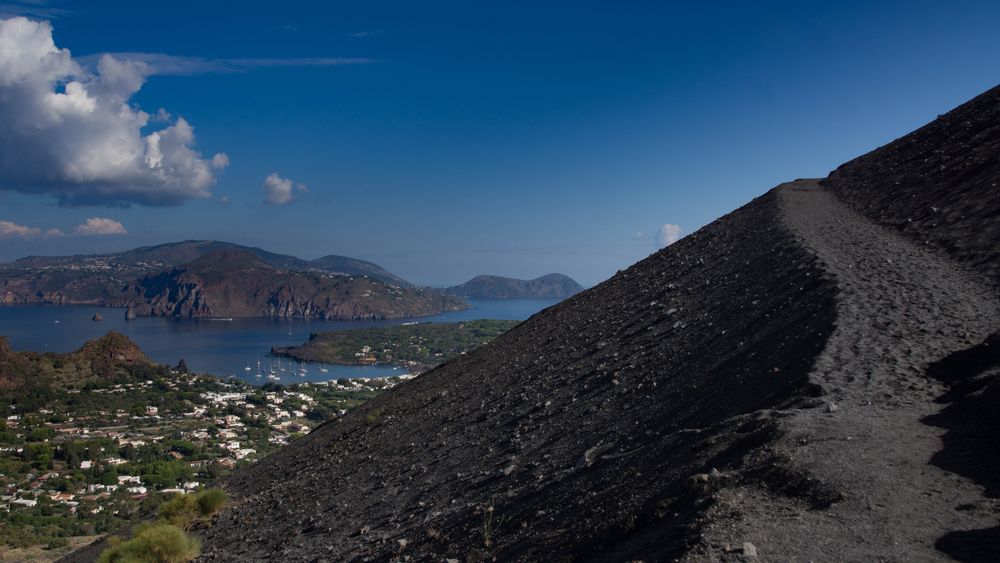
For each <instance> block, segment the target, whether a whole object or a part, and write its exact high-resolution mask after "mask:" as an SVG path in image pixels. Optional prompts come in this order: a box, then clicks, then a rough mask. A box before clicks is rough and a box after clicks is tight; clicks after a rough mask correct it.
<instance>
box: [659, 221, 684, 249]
mask: <svg viewBox="0 0 1000 563" xmlns="http://www.w3.org/2000/svg"><path fill="white" fill-rule="evenodd" d="M680 239H681V227H680V225H671V224H670V223H666V224H665V225H663V226H662V227H660V229H659V230H658V231H657V232H656V244H657V246H658V247H660V248H663V247H665V246H670V245H671V244H673V243H675V242H677V241H678V240H680Z"/></svg>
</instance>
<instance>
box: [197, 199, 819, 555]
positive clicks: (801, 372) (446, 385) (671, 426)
mask: <svg viewBox="0 0 1000 563" xmlns="http://www.w3.org/2000/svg"><path fill="white" fill-rule="evenodd" d="M778 212H779V210H778V206H777V202H776V200H775V197H774V195H773V194H768V195H765V196H763V197H761V198H758V199H757V200H755V201H754V202H752V203H751V204H749V205H747V206H746V207H744V208H742V209H740V210H738V211H736V212H734V213H732V214H730V215H729V216H727V217H724V218H723V219H720V220H719V221H717V222H715V223H713V224H712V225H711V226H709V227H706V228H705V229H702V230H701V231H699V232H697V233H695V234H694V235H692V236H690V237H688V238H686V239H685V240H683V241H681V242H679V243H677V244H675V245H673V246H671V247H670V248H668V249H667V250H664V251H662V252H659V253H657V254H656V255H653V256H651V257H650V258H648V259H646V260H644V261H642V262H640V263H639V264H636V265H635V266H633V267H631V268H629V269H628V270H626V271H623V272H621V273H619V274H618V275H616V276H615V277H613V278H612V279H611V280H609V281H607V282H605V283H603V284H601V285H600V286H598V287H597V288H594V289H592V290H590V291H587V292H584V293H582V294H579V295H577V296H576V297H574V298H571V299H570V300H568V301H566V302H564V303H562V304H560V305H558V306H556V307H553V308H551V309H548V310H546V311H544V312H542V313H539V314H538V315H535V316H534V317H532V318H531V319H529V320H528V321H526V322H525V323H523V324H521V325H519V326H518V327H517V328H515V329H514V330H512V331H511V332H509V333H507V334H506V335H505V336H503V337H501V338H499V339H498V340H496V341H494V342H493V343H492V344H490V345H488V346H486V347H485V348H483V349H480V350H479V351H477V352H476V353H473V354H469V355H468V356H466V357H464V358H462V359H460V360H459V361H454V362H451V363H449V364H447V365H445V366H442V367H441V368H438V369H436V370H434V371H432V372H430V373H428V374H425V375H423V376H421V377H419V378H418V379H416V380H414V381H412V382H410V383H408V384H406V385H403V386H401V387H400V388H399V389H398V391H397V392H393V393H388V394H386V395H384V396H382V397H380V398H378V399H376V400H374V401H372V402H371V403H369V404H367V405H366V406H365V407H364V408H362V409H360V410H358V411H356V412H354V413H352V414H351V415H349V416H348V417H346V418H345V419H343V420H341V421H340V422H337V423H330V424H327V425H325V426H323V427H321V428H319V429H317V430H315V431H314V432H313V433H311V434H310V435H309V436H308V437H306V438H305V439H303V440H302V441H300V442H297V443H295V444H293V445H292V446H291V447H289V448H287V449H286V450H283V451H282V452H280V453H279V454H277V455H274V456H271V457H269V458H267V459H266V460H264V461H262V462H261V463H258V464H257V465H255V466H253V467H252V468H250V469H248V470H247V471H244V472H242V473H240V474H239V475H237V476H236V477H234V478H232V479H231V480H230V481H229V482H228V484H227V487H228V488H229V490H230V491H231V492H232V493H233V494H234V496H235V498H236V500H235V502H234V503H233V505H232V507H231V508H230V509H229V510H226V511H225V513H224V514H223V515H222V516H221V518H220V519H219V521H218V522H217V524H216V525H215V526H214V527H213V528H212V529H211V530H208V531H207V532H206V533H205V536H204V538H203V539H204V542H205V544H204V554H203V556H202V559H204V560H206V561H211V560H233V561H235V560H244V561H246V560H266V559H272V558H280V559H283V560H303V561H305V560H315V559H316V558H317V557H326V558H328V559H329V560H331V561H333V560H345V559H352V558H363V557H375V558H378V559H384V558H388V557H390V556H392V555H393V554H395V553H396V552H398V551H399V550H400V549H403V550H404V551H405V553H406V554H409V555H414V556H417V558H418V559H423V558H431V557H441V556H448V557H455V558H459V559H465V558H466V557H470V556H471V557H476V556H478V555H484V556H485V555H489V556H494V555H495V556H499V557H501V558H517V559H523V560H551V559H552V558H554V557H557V556H565V557H570V558H595V557H596V558H602V557H607V558H611V559H621V558H623V557H628V556H633V555H634V556H639V555H642V556H643V557H645V558H655V557H666V556H669V555H676V554H678V553H681V552H682V551H683V549H684V546H685V545H686V541H687V534H689V533H690V532H691V530H692V529H693V526H694V525H695V519H696V517H697V514H698V511H699V507H698V505H697V501H698V495H697V494H693V493H692V488H691V486H690V485H689V483H688V479H689V477H690V476H691V475H692V474H694V473H701V472H708V471H710V470H711V469H712V468H713V467H725V466H726V465H728V464H729V463H731V462H732V460H734V459H735V458H738V457H740V456H742V455H743V454H744V453H745V452H746V451H748V450H749V449H751V448H753V447H754V446H756V445H759V444H760V443H761V442H762V441H764V440H766V439H767V437H768V433H769V428H770V427H771V424H772V423H771V421H770V419H769V416H768V413H767V410H766V409H771V408H774V407H778V406H788V405H790V404H792V403H795V402H796V401H799V400H800V399H801V397H803V396H804V395H808V394H810V393H813V392H815V389H814V386H812V385H811V384H810V383H809V382H808V381H807V378H806V375H807V373H808V371H809V369H810V367H811V366H812V363H813V359H814V357H815V356H816V355H817V354H818V353H819V352H820V350H822V346H823V343H824V341H825V339H826V337H827V335H828V334H829V333H830V331H831V329H832V323H833V312H834V288H833V285H832V284H831V283H830V281H829V280H826V279H824V278H823V276H822V272H821V271H820V270H819V269H817V268H816V267H815V265H814V263H813V259H812V258H811V257H810V256H809V255H807V254H806V253H805V252H804V251H803V250H802V249H801V248H800V247H799V246H798V245H797V244H796V243H795V241H794V239H793V237H792V236H791V234H790V233H789V231H788V230H787V229H786V228H785V227H784V226H783V224H782V222H781V221H780V220H778V218H777V214H778ZM762 409H764V412H760V411H761V410H762ZM750 413H754V414H750ZM486 506H492V507H493V511H492V515H493V516H492V517H493V518H494V523H495V529H493V530H488V529H487V530H484V529H483V528H484V524H487V523H488V522H489V520H488V518H489V516H488V514H489V513H487V512H484V510H485V507H486ZM501 521H502V524H500V522H501ZM486 527H487V528H488V527H489V526H486ZM484 532H485V533H484ZM484 535H486V536H489V537H488V538H487V537H484ZM400 540H403V541H400ZM487 540H488V541H487ZM487 544H489V545H487Z"/></svg>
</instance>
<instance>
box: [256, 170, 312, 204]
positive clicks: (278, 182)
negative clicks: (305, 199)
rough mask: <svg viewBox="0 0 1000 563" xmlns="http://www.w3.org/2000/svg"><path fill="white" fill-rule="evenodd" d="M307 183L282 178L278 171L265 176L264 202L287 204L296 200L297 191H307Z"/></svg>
mask: <svg viewBox="0 0 1000 563" xmlns="http://www.w3.org/2000/svg"><path fill="white" fill-rule="evenodd" d="M307 191H309V189H308V188H306V186H305V184H299V183H297V182H294V181H292V180H290V179H288V178H282V177H281V176H279V175H278V173H277V172H275V173H273V174H269V175H268V177H267V178H264V202H265V203H267V204H268V205H285V204H286V203H291V202H292V201H294V200H295V195H296V192H300V193H301V192H307Z"/></svg>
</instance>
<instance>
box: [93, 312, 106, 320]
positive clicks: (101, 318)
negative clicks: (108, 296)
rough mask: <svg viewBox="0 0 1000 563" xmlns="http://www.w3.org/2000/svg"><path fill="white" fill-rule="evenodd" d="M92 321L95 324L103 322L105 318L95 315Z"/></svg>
mask: <svg viewBox="0 0 1000 563" xmlns="http://www.w3.org/2000/svg"><path fill="white" fill-rule="evenodd" d="M90 320H92V321H94V322H97V321H103V320H104V317H102V316H101V314H100V313H98V314H96V315H94V316H93V317H91V318H90Z"/></svg>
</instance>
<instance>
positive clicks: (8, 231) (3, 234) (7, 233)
mask: <svg viewBox="0 0 1000 563" xmlns="http://www.w3.org/2000/svg"><path fill="white" fill-rule="evenodd" d="M73 234H74V235H83V236H89V235H124V234H128V231H126V230H125V227H124V226H123V225H122V224H121V223H119V222H118V221H115V220H113V219H104V218H101V217H91V218H89V219H87V221H86V222H84V223H83V224H82V225H77V227H76V228H75V229H73ZM42 236H44V237H49V238H53V237H62V236H66V233H64V232H62V231H61V230H59V229H45V230H44V231H43V230H42V229H40V228H38V227H27V226H25V225H18V224H17V223H14V222H11V221H0V239H3V238H22V239H29V238H38V237H42Z"/></svg>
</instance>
